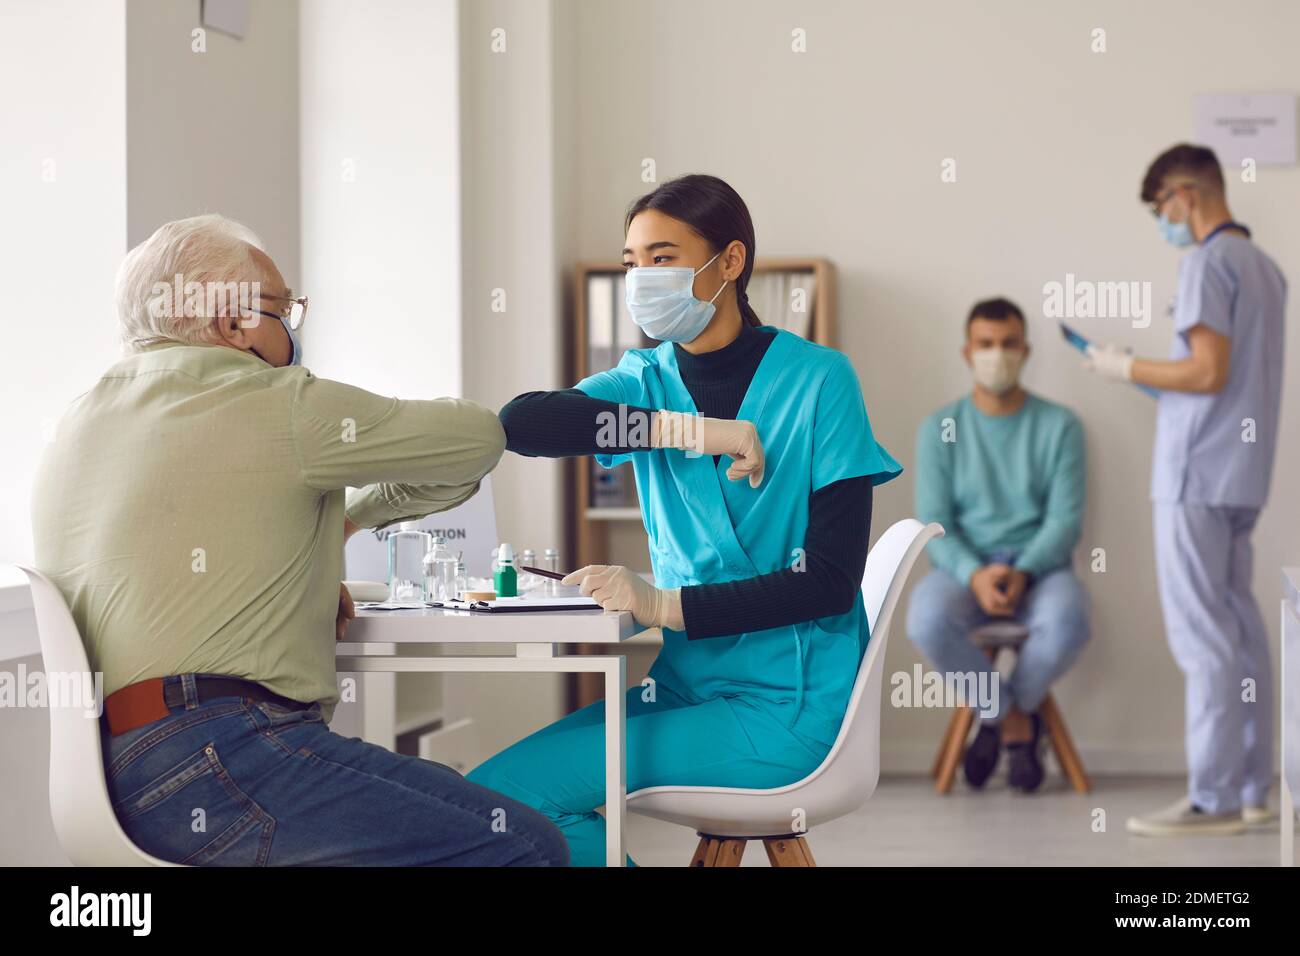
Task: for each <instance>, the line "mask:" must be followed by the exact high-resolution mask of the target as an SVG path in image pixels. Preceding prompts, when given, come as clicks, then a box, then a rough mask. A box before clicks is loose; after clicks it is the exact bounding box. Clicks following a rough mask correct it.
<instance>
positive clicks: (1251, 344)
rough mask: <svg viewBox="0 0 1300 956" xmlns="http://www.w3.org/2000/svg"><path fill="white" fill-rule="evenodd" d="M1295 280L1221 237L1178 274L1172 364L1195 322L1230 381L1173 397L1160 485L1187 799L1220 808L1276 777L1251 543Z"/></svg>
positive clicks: (1165, 601)
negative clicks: (1211, 341) (1227, 363)
mask: <svg viewBox="0 0 1300 956" xmlns="http://www.w3.org/2000/svg"><path fill="white" fill-rule="evenodd" d="M1285 308H1286V280H1285V279H1284V278H1283V276H1282V273H1281V272H1280V271H1279V270H1278V268H1277V266H1276V265H1274V263H1273V261H1272V260H1271V259H1269V257H1268V256H1266V255H1265V254H1264V253H1263V252H1261V251H1260V250H1259V249H1258V248H1257V247H1256V246H1255V244H1254V243H1253V242H1251V241H1250V240H1249V239H1247V238H1245V237H1244V236H1241V235H1240V234H1237V233H1233V232H1219V233H1218V234H1217V235H1215V234H1212V235H1211V236H1210V237H1208V238H1207V239H1206V241H1205V242H1203V243H1202V244H1201V245H1199V246H1198V247H1196V248H1195V249H1194V250H1193V251H1192V252H1189V253H1188V254H1187V255H1186V256H1185V257H1184V258H1183V260H1182V263H1181V265H1180V267H1179V278H1178V298H1177V300H1176V303H1175V308H1174V330H1175V332H1176V333H1177V335H1176V336H1175V337H1174V343H1173V348H1172V350H1171V352H1170V358H1171V359H1174V360H1179V359H1184V358H1186V357H1187V356H1188V355H1189V354H1191V347H1190V345H1189V344H1188V340H1187V333H1188V332H1189V331H1190V330H1191V329H1192V328H1194V327H1195V326H1197V325H1204V326H1206V327H1207V328H1210V329H1212V330H1214V331H1215V332H1218V333H1219V334H1220V335H1224V336H1227V337H1228V338H1229V339H1230V340H1231V343H1232V361H1231V367H1230V371H1229V375H1228V382H1227V385H1226V386H1225V387H1224V388H1223V390H1222V391H1220V392H1217V393H1214V394H1196V393H1189V392H1162V393H1161V395H1160V405H1159V412H1158V416H1157V422H1156V445H1155V458H1154V463H1153V468H1152V476H1151V499H1152V502H1153V509H1154V523H1155V546H1156V570H1157V577H1158V580H1159V586H1160V603H1161V606H1162V608H1163V610H1164V618H1165V629H1166V632H1167V634H1168V638H1169V646H1170V649H1171V650H1172V651H1173V655H1174V659H1175V660H1176V661H1177V662H1178V666H1179V668H1180V669H1181V670H1182V672H1183V675H1184V678H1185V680H1186V697H1185V707H1186V723H1185V728H1184V729H1185V735H1186V747H1187V765H1188V795H1189V796H1190V797H1191V799H1192V802H1193V803H1195V804H1196V805H1197V806H1199V807H1201V808H1202V809H1204V810H1207V811H1209V812H1211V813H1232V812H1234V811H1236V810H1238V809H1240V807H1241V806H1242V804H1243V803H1245V804H1248V805H1251V806H1262V805H1264V804H1265V803H1266V802H1267V797H1268V788H1269V784H1270V782H1271V779H1272V776H1273V676H1272V668H1271V665H1270V662H1269V650H1268V633H1267V631H1266V630H1265V627H1264V619H1263V616H1262V615H1261V614H1260V611H1259V605H1258V604H1257V603H1256V602H1255V597H1254V595H1253V594H1252V593H1251V573H1252V554H1251V543H1250V535H1251V532H1252V531H1253V530H1254V527H1255V523H1256V520H1257V518H1258V516H1259V511H1260V509H1261V508H1262V507H1263V506H1264V502H1265V501H1266V500H1267V498H1268V489H1269V480H1270V476H1271V474H1272V470H1273V457H1274V449H1275V448H1276V445H1277V434H1278V418H1279V411H1280V407H1279V406H1280V402H1281V394H1282V358H1283V355H1284V348H1283V319H1284V315H1285Z"/></svg>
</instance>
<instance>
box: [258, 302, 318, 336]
mask: <svg viewBox="0 0 1300 956" xmlns="http://www.w3.org/2000/svg"><path fill="white" fill-rule="evenodd" d="M259 297H260V298H262V299H275V300H277V301H279V302H285V303H288V304H287V305H285V306H284V307H282V308H281V309H280V311H279V312H267V311H266V310H265V309H249V310H248V311H250V312H256V313H257V314H258V315H265V316H266V317H267V318H271V319H283V320H284V321H285V322H287V323H288V324H289V328H291V329H293V330H294V331H295V332H296V331H298V329H300V328H302V324H303V322H305V321H306V319H307V297H306V296H305V295H300V296H298V297H297V298H296V299H291V298H289V297H288V296H283V295H267V294H266V293H265V292H263V293H260V295H259Z"/></svg>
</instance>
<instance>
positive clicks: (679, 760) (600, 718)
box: [467, 684, 830, 866]
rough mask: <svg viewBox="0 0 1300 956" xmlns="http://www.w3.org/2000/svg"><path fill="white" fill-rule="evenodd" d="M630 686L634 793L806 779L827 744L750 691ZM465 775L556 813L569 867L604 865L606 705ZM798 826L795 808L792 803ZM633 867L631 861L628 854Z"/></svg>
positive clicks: (768, 785) (631, 782) (540, 734)
mask: <svg viewBox="0 0 1300 956" xmlns="http://www.w3.org/2000/svg"><path fill="white" fill-rule="evenodd" d="M653 690H654V695H655V700H653V701H647V700H645V699H644V697H645V695H647V694H648V693H649V691H650V688H647V687H633V688H630V689H629V690H628V692H627V738H626V741H627V791H628V793H632V792H633V791H636V790H640V789H642V788H644V787H656V786H667V785H677V786H702V787H710V786H711V787H754V788H761V789H771V788H773V787H783V786H785V785H786V784H789V783H794V782H795V781H796V780H800V779H802V778H803V777H805V776H807V775H808V774H809V773H811V772H812V771H813V770H815V769H816V768H817V767H818V766H820V764H821V762H822V760H823V759H824V758H825V757H826V754H827V753H828V752H829V750H830V748H829V747H828V746H826V745H824V744H820V743H818V742H817V741H815V740H812V739H810V738H807V737H804V736H801V735H796V734H795V733H794V732H792V731H791V730H789V729H787V727H786V726H785V720H784V717H783V715H782V714H781V713H780V712H776V711H773V710H770V709H768V708H765V707H764V706H762V705H760V704H759V703H757V702H755V701H753V700H751V699H748V698H744V697H716V698H713V699H711V700H705V701H702V702H699V703H691V702H689V701H687V700H685V699H683V698H682V697H681V696H679V695H678V694H676V693H674V692H672V691H671V690H669V689H668V688H666V687H664V686H663V684H656V685H654V687H653ZM467 779H469V780H471V781H473V782H474V783H477V784H481V785H482V786H485V787H489V788H491V789H492V790H496V791H498V792H500V793H502V794H505V795H506V796H508V797H511V798H513V799H515V800H517V801H519V802H520V803H523V804H526V805H527V806H530V807H533V808H534V809H536V810H538V811H539V812H540V813H542V814H543V815H545V816H547V817H549V818H550V819H551V821H552V822H553V823H555V825H556V826H558V827H559V828H560V831H561V832H562V833H563V834H564V836H565V838H566V839H567V840H568V842H569V860H570V864H571V865H572V866H603V865H604V862H605V818H604V817H602V816H601V815H600V814H599V813H597V812H596V808H597V807H599V806H603V805H604V803H605V702H604V701H603V700H602V701H597V702H596V703H594V704H590V705H588V706H586V707H583V708H582V709H580V710H575V711H574V712H573V713H571V714H569V715H568V716H567V717H564V718H561V719H560V720H557V721H556V722H555V723H553V724H550V725H549V726H547V727H543V728H542V729H541V730H539V731H537V732H536V733H535V734H532V735H530V736H528V737H525V738H524V739H523V740H521V741H519V742H518V743H517V744H514V745H513V746H511V747H508V748H507V749H505V750H503V751H501V753H499V754H497V755H496V756H494V757H491V758H489V759H488V760H486V761H485V762H484V763H482V764H480V765H479V766H478V767H476V768H474V770H472V771H471V772H470V773H469V774H468V775H467ZM790 810H791V814H792V815H791V818H790V819H791V826H792V828H793V826H794V824H795V822H796V817H795V816H794V815H793V814H794V813H795V812H796V811H797V807H796V806H793V805H792V806H791V808H790ZM628 863H629V865H633V866H634V865H635V864H634V863H632V860H631V858H629V859H628Z"/></svg>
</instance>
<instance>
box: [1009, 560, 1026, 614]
mask: <svg viewBox="0 0 1300 956" xmlns="http://www.w3.org/2000/svg"><path fill="white" fill-rule="evenodd" d="M1006 581H1007V583H1006V586H1005V589H1004V593H1005V594H1006V596H1007V603H1008V604H1009V605H1010V606H1011V610H1012V611H1014V610H1015V609H1016V608H1018V607H1019V606H1020V599H1021V598H1022V597H1024V596H1025V591H1026V590H1027V589H1028V588H1029V575H1027V574H1025V572H1024V571H1021V570H1020V569H1019V568H1012V569H1011V573H1010V574H1008V575H1007V579H1006Z"/></svg>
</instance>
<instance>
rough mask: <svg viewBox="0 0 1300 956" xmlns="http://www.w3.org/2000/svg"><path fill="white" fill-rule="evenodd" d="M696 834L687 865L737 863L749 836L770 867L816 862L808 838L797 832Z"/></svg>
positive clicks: (737, 864) (738, 863) (808, 864)
mask: <svg viewBox="0 0 1300 956" xmlns="http://www.w3.org/2000/svg"><path fill="white" fill-rule="evenodd" d="M696 832H697V833H698V832H699V831H696ZM699 836H700V845H699V846H698V847H696V848H695V856H693V857H691V866H740V858H741V857H742V856H744V855H745V846H746V845H747V844H748V843H749V841H750V840H751V839H754V840H762V841H763V848H764V849H765V850H767V861H768V862H769V863H771V864H772V865H773V866H816V865H817V861H816V860H814V859H813V855H812V850H811V849H809V848H808V841H807V840H805V839H804V838H803V837H802V836H800V835H799V834H797V833H787V834H786V835H785V836H770V837H720V836H713V835H711V834H708V833H700V834H699Z"/></svg>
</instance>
